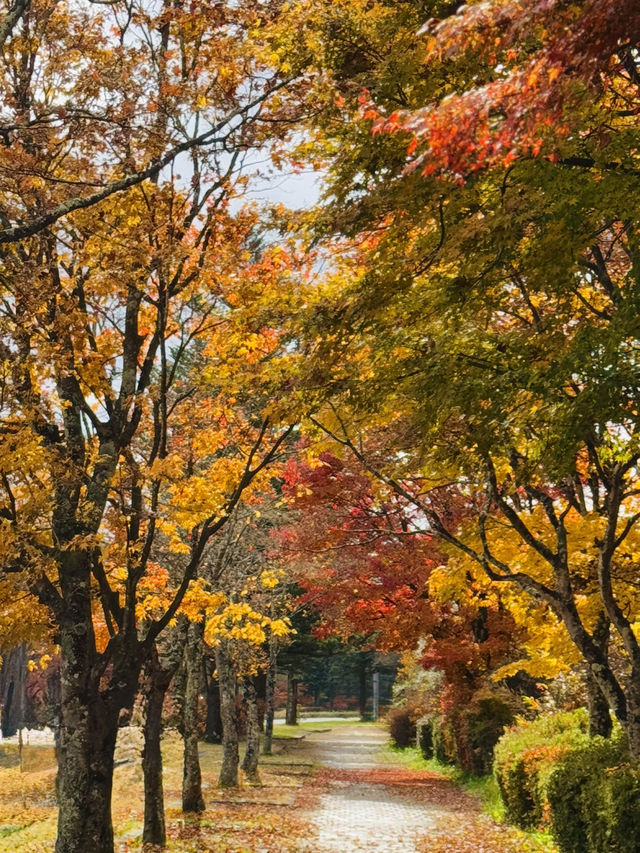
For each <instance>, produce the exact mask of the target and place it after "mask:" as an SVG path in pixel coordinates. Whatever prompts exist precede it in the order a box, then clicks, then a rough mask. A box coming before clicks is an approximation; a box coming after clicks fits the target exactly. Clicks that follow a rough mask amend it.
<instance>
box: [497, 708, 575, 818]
mask: <svg viewBox="0 0 640 853" xmlns="http://www.w3.org/2000/svg"><path fill="white" fill-rule="evenodd" d="M588 728H589V717H588V714H587V712H586V711H585V710H584V709H583V708H579V709H578V710H576V711H568V712H564V713H560V714H548V715H544V716H541V717H538V718H537V719H536V720H534V721H533V722H527V723H521V724H520V725H518V726H516V727H515V728H513V729H511V730H510V731H508V732H507V733H506V734H504V735H503V736H502V737H501V738H500V740H499V741H498V743H497V745H496V748H495V751H494V753H495V762H494V773H495V777H496V780H497V782H498V787H499V788H500V793H501V795H502V799H503V801H504V804H505V808H506V817H507V820H509V821H510V822H511V823H514V824H516V826H519V827H521V828H523V829H526V828H529V827H532V826H539V825H540V824H548V823H549V821H550V804H549V800H548V796H547V787H548V784H549V779H550V776H551V774H552V773H553V771H554V770H555V768H556V766H557V765H558V764H559V763H560V762H561V761H562V760H563V759H564V758H565V756H566V755H567V754H568V753H569V752H570V751H571V750H573V749H576V748H578V747H582V746H584V745H586V744H587V743H588V741H589V736H588V734H587V730H588Z"/></svg>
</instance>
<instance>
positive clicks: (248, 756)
mask: <svg viewBox="0 0 640 853" xmlns="http://www.w3.org/2000/svg"><path fill="white" fill-rule="evenodd" d="M242 694H243V696H244V702H245V708H246V711H247V742H246V749H245V753H244V758H243V759H242V769H243V771H244V772H245V774H246V777H247V781H248V782H250V783H251V784H252V785H259V784H260V775H259V773H258V760H259V756H260V723H259V721H258V697H257V694H256V685H255V682H254V680H253V678H251V677H250V676H245V677H244V678H243V679H242Z"/></svg>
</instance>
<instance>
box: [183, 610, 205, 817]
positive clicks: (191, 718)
mask: <svg viewBox="0 0 640 853" xmlns="http://www.w3.org/2000/svg"><path fill="white" fill-rule="evenodd" d="M202 631H203V626H202V625H201V624H199V623H194V622H192V623H191V624H190V625H189V628H188V632H187V642H186V645H185V651H184V654H185V658H184V660H185V674H186V685H185V695H184V716H183V738H184V766H183V775H182V811H184V812H202V811H204V797H203V796H202V775H201V772H200V756H199V754H198V705H199V701H200V691H201V687H202Z"/></svg>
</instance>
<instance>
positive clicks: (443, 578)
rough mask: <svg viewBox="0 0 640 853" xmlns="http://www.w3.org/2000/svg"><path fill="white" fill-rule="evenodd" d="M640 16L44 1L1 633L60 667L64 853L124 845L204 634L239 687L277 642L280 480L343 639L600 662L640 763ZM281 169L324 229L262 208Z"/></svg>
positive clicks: (3, 204)
mask: <svg viewBox="0 0 640 853" xmlns="http://www.w3.org/2000/svg"><path fill="white" fill-rule="evenodd" d="M636 5H637V4H635V3H634V2H632V0H606V2H602V0H599V2H596V0H585V2H583V3H579V4H569V5H567V4H565V3H563V2H560V0H553V2H548V3H544V4H528V5H527V6H526V8H525V7H524V6H523V5H522V4H516V3H510V2H506V0H490V2H488V3H470V4H468V5H467V6H464V7H462V8H461V9H459V10H458V9H457V6H456V5H455V4H454V5H453V6H452V4H450V3H444V2H438V0H402V2H394V3H388V2H384V0H339V2H335V1H334V2H328V0H323V2H319V3H314V4H310V3H306V2H293V3H288V4H282V3H280V2H277V0H273V2H260V0H255V2H254V1H253V0H249V2H243V3H241V4H238V3H225V2H211V3H208V2H205V3H201V2H199V3H188V2H184V3H174V2H166V3H163V4H160V5H158V4H148V3H146V2H143V0H139V2H130V0H118V2H115V3H109V4H107V5H105V4H102V3H92V2H90V0H87V2H86V3H80V4H77V3H76V4H68V3H62V2H55V0H26V2H23V0H20V2H15V3H14V4H12V5H10V6H8V7H7V9H6V14H5V17H4V19H3V21H2V22H1V23H0V48H1V56H0V86H1V87H2V91H3V97H2V104H3V106H2V112H1V114H0V138H1V139H2V141H3V145H2V146H1V151H0V174H1V176H2V178H1V181H2V183H1V191H0V212H1V214H2V222H1V223H0V225H1V228H0V244H2V245H3V247H4V248H3V250H2V257H1V264H0V271H1V273H2V275H1V279H0V287H1V288H2V297H1V299H2V301H1V303H0V304H1V311H0V346H1V348H2V350H1V353H0V355H1V366H2V370H1V373H0V417H1V426H0V475H1V477H0V525H1V532H2V541H3V549H2V553H1V554H0V571H1V579H0V583H1V584H2V587H3V589H2V592H3V594H4V595H6V597H7V600H9V601H11V602H13V604H12V606H10V607H7V608H6V610H5V611H3V614H2V620H3V621H2V624H3V632H4V633H5V634H6V635H7V636H9V635H11V634H13V635H15V637H18V636H19V635H20V632H22V631H25V630H34V631H37V630H39V631H47V630H50V631H51V635H52V636H53V639H54V640H55V642H56V643H58V644H59V646H60V653H61V742H60V767H59V784H58V798H59V804H60V819H59V825H58V841H57V848H56V849H57V853H67V851H74V853H76V851H88V850H92V851H94V850H100V851H106V853H110V851H111V850H112V849H113V831H112V828H111V821H110V816H109V801H110V792H111V779H112V771H113V751H114V746H115V739H116V734H117V726H118V719H119V716H120V713H121V711H122V710H123V709H127V708H129V707H130V706H131V704H132V703H133V700H134V696H135V694H136V692H137V690H138V686H139V683H140V678H141V675H142V674H143V673H144V684H145V685H146V687H145V689H146V691H147V693H148V697H149V698H150V699H151V698H153V697H155V698H156V699H157V700H158V701H159V700H160V698H161V694H162V690H163V689H166V687H164V685H165V683H166V682H167V677H168V675H167V673H170V672H171V671H172V668H174V667H175V666H176V664H175V660H174V656H173V652H172V647H173V646H174V642H175V636H174V635H175V634H176V632H178V633H179V632H180V631H182V632H183V634H184V636H185V637H186V640H185V643H186V649H187V653H186V655H185V656H184V660H185V662H186V665H185V671H186V672H187V673H188V671H189V668H190V666H191V664H189V663H188V662H189V660H191V661H192V663H193V666H192V669H194V670H195V669H197V668H198V667H197V666H196V663H195V661H196V657H197V654H196V651H197V648H198V644H199V643H200V642H201V641H202V636H201V635H202V632H203V631H204V636H205V638H207V637H208V639H209V640H210V641H212V640H213V639H214V638H215V642H214V645H216V655H217V668H218V672H219V675H220V679H221V683H222V682H224V681H225V679H226V673H227V672H228V671H229V667H228V661H227V660H226V659H225V658H228V655H226V648H225V644H226V639H225V638H226V635H227V634H233V630H234V625H236V626H237V625H242V627H243V628H244V629H245V630H246V631H247V632H248V633H249V634H250V633H251V630H253V631H254V639H255V640H256V642H257V645H260V644H261V643H262V641H263V637H262V635H261V633H260V631H263V632H264V629H265V628H266V627H268V626H269V621H268V620H269V619H270V618H271V615H276V614H269V613H265V612H264V610H263V609H261V607H262V604H261V602H260V601H259V598H260V595H262V592H260V593H259V594H258V590H259V586H256V595H258V598H257V599H256V602H257V603H256V608H255V611H254V609H253V607H252V606H250V605H249V604H247V607H248V608H249V609H248V610H244V611H243V612H242V613H240V611H238V610H237V608H238V607H240V608H241V609H242V607H243V606H244V605H242V603H241V602H240V601H239V600H238V596H240V597H242V595H241V593H242V589H243V588H244V587H243V588H241V589H240V590H238V589H237V588H236V587H233V588H232V587H229V588H228V589H227V588H226V587H225V586H224V583H225V581H224V580H223V577H224V573H223V572H222V569H221V568H220V567H221V566H222V564H223V563H224V560H225V559H226V558H225V557H224V554H225V553H233V549H232V550H231V552H229V551H228V550H227V551H225V548H227V549H228V548H229V547H230V546H229V543H230V542H232V541H233V540H232V539H229V538H228V537H230V536H232V535H233V534H232V532H231V531H232V530H233V525H232V524H231V520H232V519H234V518H235V519H238V518H240V517H241V515H242V513H243V512H247V513H249V514H250V513H251V512H254V513H255V511H256V501H259V500H260V499H261V497H260V496H261V495H262V496H263V495H265V494H267V493H270V492H271V491H272V489H273V484H272V483H271V478H272V477H273V476H274V475H277V476H278V477H280V476H282V480H283V481H284V487H283V488H284V491H285V492H286V491H287V489H289V494H285V495H284V499H285V500H288V501H292V502H293V503H294V504H297V509H298V511H299V512H301V513H310V515H312V516H313V522H314V523H313V524H311V523H309V524H307V523H305V520H304V518H303V519H302V521H300V523H298V524H297V526H296V525H295V524H294V527H296V529H295V530H289V531H287V530H286V529H285V530H284V531H282V532H281V536H282V538H281V544H280V550H281V551H282V552H283V553H284V554H287V552H288V551H289V552H291V553H290V556H291V561H292V565H295V564H296V561H297V562H298V563H299V562H300V560H299V555H300V554H301V553H304V554H306V555H307V556H308V555H309V553H314V554H315V555H316V556H315V557H314V558H313V560H309V559H307V558H305V563H306V568H307V570H308V568H309V564H310V563H311V564H312V567H313V573H312V576H311V578H307V579H306V580H305V582H304V585H305V586H306V587H307V588H308V589H309V595H311V596H317V597H318V599H319V600H320V601H321V602H322V603H323V605H324V606H325V607H326V609H327V612H328V613H329V616H330V619H331V621H332V623H333V624H334V625H335V626H336V629H338V630H340V631H342V632H343V633H345V634H348V633H349V632H350V631H358V632H361V633H365V634H368V633H370V632H371V631H375V632H378V633H379V640H378V642H379V644H380V645H381V646H382V647H386V648H394V649H398V648H407V647H409V646H410V645H412V644H415V643H416V641H417V640H418V639H423V638H424V637H425V636H427V637H428V638H431V639H430V640H429V648H428V653H427V655H426V658H425V660H426V662H427V663H429V664H430V665H436V666H438V667H440V668H445V669H446V668H447V667H449V669H450V671H451V672H453V671H454V670H455V671H456V672H457V673H459V674H460V673H462V676H460V677H459V678H458V683H460V684H462V683H464V681H465V679H467V680H468V679H469V678H473V677H474V673H482V672H487V673H490V674H493V675H495V674H496V671H497V667H499V666H503V667H504V666H507V665H508V666H509V667H510V669H509V670H508V671H509V672H514V671H517V670H519V669H525V670H529V671H530V672H531V673H532V674H534V675H540V674H553V673H554V672H557V671H558V670H561V669H563V668H566V667H567V666H569V665H570V664H572V663H574V662H575V661H576V660H581V661H583V662H584V664H585V665H586V667H587V671H588V674H589V688H590V695H591V697H592V698H591V701H592V708H593V715H592V719H593V721H594V730H600V731H606V729H607V726H610V721H609V708H611V709H612V710H613V712H614V714H615V715H616V717H617V718H618V719H619V721H620V722H621V724H622V726H623V727H624V728H625V729H626V731H627V733H628V736H629V741H630V745H631V750H632V753H633V755H634V757H635V758H638V757H640V645H639V641H638V639H637V635H636V619H637V613H638V598H637V591H638V590H637V565H638V554H639V553H640V545H639V541H638V528H637V522H638V521H639V520H640V509H639V507H638V469H637V462H638V453H639V450H638V446H637V436H636V432H637V429H638V417H639V414H638V412H639V408H638V401H637V399H636V398H637V388H638V377H637V349H638V304H637V299H638V282H639V278H638V263H639V257H638V245H637V243H638V241H637V233H638V231H639V230H640V215H639V211H638V206H637V201H636V199H637V195H638V194H637V192H636V189H637V187H636V183H637V181H638V176H639V175H640V171H639V167H638V162H637V161H638V154H637V151H638V139H637V134H638V130H637V114H638V109H639V97H640V92H639V87H640V72H639V70H638V40H639V38H640V12H638V10H637V9H636ZM265 158H266V159H269V160H270V162H275V163H277V164H286V163H292V162H293V164H294V166H295V167H296V168H298V167H300V165H302V166H305V165H306V166H310V167H312V168H321V169H322V170H323V174H324V176H325V179H326V180H325V195H324V198H323V200H322V203H321V204H320V205H319V206H318V208H317V209H315V210H310V211H302V212H300V213H298V214H286V213H284V214H283V213H282V212H281V211H280V212H274V213H273V214H272V215H270V216H266V214H265V215H263V216H262V217H260V216H259V215H258V213H257V212H256V210H254V209H251V208H246V207H244V208H243V207H241V206H240V201H239V200H240V199H241V197H242V195H243V193H245V192H246V191H247V189H249V190H250V189H251V183H250V181H249V179H248V174H249V173H250V171H251V161H252V160H256V159H265ZM248 181H249V182H248ZM278 214H281V215H278ZM274 228H280V233H281V235H282V239H280V240H278V245H273V242H274V239H275V236H276V235H275V230H274ZM300 422H302V423H303V424H304V433H305V436H306V437H305V439H304V442H303V452H304V454H305V455H306V457H307V459H306V461H304V460H303V461H301V462H300V463H299V465H298V468H297V469H296V468H295V466H294V467H290V468H287V469H286V470H284V472H281V470H280V466H281V465H282V464H283V462H284V460H283V458H282V454H283V452H284V451H285V450H288V449H289V448H290V447H291V445H292V440H293V437H294V435H295V436H296V437H297V428H295V427H294V426H292V425H293V424H296V423H300ZM327 452H330V455H324V456H322V455H320V454H322V453H327ZM305 466H306V467H305ZM311 496H314V498H315V503H314V506H313V507H310V506H308V505H306V504H305V499H306V498H310V497H311ZM242 507H244V509H242ZM257 511H258V512H260V509H258V510H257ZM288 523H289V522H288V521H287V520H286V519H285V520H283V521H281V522H278V526H284V527H285V528H286V526H287V525H288ZM287 542H289V546H288V545H287ZM225 543H226V544H225ZM291 543H293V545H291ZM252 544H253V543H252ZM257 550H260V549H259V548H258V549H257ZM248 553H250V554H252V553H253V552H248ZM322 554H325V555H330V558H329V557H326V556H325V557H324V558H323V557H322ZM316 557H317V559H316ZM247 559H248V562H247V565H250V564H252V560H253V557H250V558H247ZM221 561H222V562H221ZM241 562H242V561H241ZM252 571H253V570H252ZM296 571H301V569H300V568H298V569H296ZM232 574H233V572H231V573H228V572H227V575H228V576H229V577H231V575H232ZM254 574H255V572H254ZM296 579H298V580H304V578H300V577H297V578H296ZM248 594H249V591H247V595H248ZM252 594H253V593H252ZM25 602H26V603H25ZM258 605H260V606H258ZM227 608H231V609H230V610H229V609H227ZM233 608H236V610H233ZM253 612H255V613H259V614H260V617H261V618H260V621H259V624H258V619H257V618H253V617H252V616H251V613H253ZM236 616H239V620H240V621H236ZM263 619H266V622H265V625H264V626H263V625H262V621H263ZM251 625H253V629H251V630H250V627H251ZM548 636H553V637H554V638H557V640H558V642H557V643H556V652H555V653H554V654H551V653H550V651H549V642H548V640H547V638H548ZM246 639H248V638H246ZM189 650H192V651H193V655H191V652H190V651H189ZM456 655H458V659H457V658H456ZM176 657H180V656H176ZM250 658H251V656H250V655H249V660H247V662H246V665H245V664H242V665H240V663H238V666H239V667H240V669H239V670H238V671H239V672H240V675H241V677H244V676H245V675H247V676H249V675H251V672H252V667H253V662H252V661H251V660H250ZM199 671H200V670H199ZM506 672H507V670H503V674H505V673H506ZM250 689H251V688H250V686H249V685H247V690H248V691H249V692H250ZM195 696H196V688H195V687H194V688H193V689H192V688H191V687H189V685H188V684H187V686H186V687H185V697H186V702H185V714H186V717H185V719H186V718H188V716H189V713H190V712H191V711H190V709H193V702H194V697H195ZM150 707H151V703H150ZM154 714H155V712H154V713H148V714H147V722H148V724H149V726H152V725H155V723H153V721H154V720H156V721H157V719H158V718H157V715H156V716H154ZM598 721H599V722H598ZM607 721H609V722H607ZM156 728H157V726H156ZM156 740H157V739H156ZM186 742H187V744H188V745H187V748H188V750H190V753H191V754H192V755H194V754H195V750H196V742H195V740H194V739H193V738H192V739H191V740H189V738H186ZM158 755H159V753H158V752H157V750H156V752H155V758H151V757H150V756H151V751H149V753H148V755H147V757H146V760H148V762H151V763H153V762H156V765H157V761H158ZM187 766H190V765H189V762H187ZM196 787H197V786H195V787H194V788H193V790H195V789H196ZM195 799H196V800H197V796H196V797H195Z"/></svg>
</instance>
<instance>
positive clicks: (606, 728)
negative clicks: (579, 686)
mask: <svg viewBox="0 0 640 853" xmlns="http://www.w3.org/2000/svg"><path fill="white" fill-rule="evenodd" d="M585 682H586V687H587V707H588V709H589V735H590V736H591V737H594V736H595V735H600V736H601V737H609V735H610V734H611V730H612V728H613V723H612V721H611V714H610V712H609V703H608V702H607V700H606V698H605V696H604V693H603V692H602V690H600V687H599V686H598V682H597V681H596V679H595V678H594V677H593V675H592V674H591V672H587V675H586V678H585Z"/></svg>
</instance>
